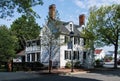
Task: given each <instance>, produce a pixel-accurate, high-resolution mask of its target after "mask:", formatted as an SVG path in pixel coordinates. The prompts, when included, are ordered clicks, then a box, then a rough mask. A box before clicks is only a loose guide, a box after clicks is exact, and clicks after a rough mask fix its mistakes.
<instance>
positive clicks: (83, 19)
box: [79, 14, 85, 26]
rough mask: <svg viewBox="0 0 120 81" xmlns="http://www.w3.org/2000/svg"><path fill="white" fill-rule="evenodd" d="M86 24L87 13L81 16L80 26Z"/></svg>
mask: <svg viewBox="0 0 120 81" xmlns="http://www.w3.org/2000/svg"><path fill="white" fill-rule="evenodd" d="M82 25H85V15H84V14H82V15H80V16H79V26H82Z"/></svg>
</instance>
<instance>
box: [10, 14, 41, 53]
mask: <svg viewBox="0 0 120 81" xmlns="http://www.w3.org/2000/svg"><path fill="white" fill-rule="evenodd" d="M11 31H12V32H13V34H14V35H15V36H16V37H17V38H18V40H19V49H18V51H19V50H23V49H25V47H26V40H31V39H36V38H37V37H38V36H39V34H40V26H39V25H38V24H37V23H36V22H35V18H34V17H29V18H28V17H26V16H24V15H23V16H22V17H20V18H18V19H16V20H15V21H14V22H13V24H12V25H11Z"/></svg>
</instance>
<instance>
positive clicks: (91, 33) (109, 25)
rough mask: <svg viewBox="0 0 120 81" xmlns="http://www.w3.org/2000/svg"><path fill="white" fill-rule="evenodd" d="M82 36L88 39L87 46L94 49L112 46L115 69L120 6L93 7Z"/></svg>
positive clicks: (119, 28)
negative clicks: (113, 48) (92, 46)
mask: <svg viewBox="0 0 120 81" xmlns="http://www.w3.org/2000/svg"><path fill="white" fill-rule="evenodd" d="M84 32H85V34H86V35H84V36H85V37H86V38H88V39H89V40H88V43H87V45H88V46H89V47H90V46H91V44H93V45H94V46H95V47H99V46H105V45H114V47H115V58H114V60H115V65H114V67H115V68H116V67H117V63H116V62H117V50H118V40H120V5H118V4H116V5H112V6H101V7H100V8H96V7H93V8H91V9H90V15H89V18H88V23H87V27H86V29H85V31H84Z"/></svg>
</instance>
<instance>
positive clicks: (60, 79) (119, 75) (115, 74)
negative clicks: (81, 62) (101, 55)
mask: <svg viewBox="0 0 120 81" xmlns="http://www.w3.org/2000/svg"><path fill="white" fill-rule="evenodd" d="M0 81H120V69H119V70H109V71H106V70H101V71H100V70H94V71H90V73H79V74H70V75H61V74H59V75H58V74H43V75H41V74H39V73H34V72H33V73H32V72H1V73H0Z"/></svg>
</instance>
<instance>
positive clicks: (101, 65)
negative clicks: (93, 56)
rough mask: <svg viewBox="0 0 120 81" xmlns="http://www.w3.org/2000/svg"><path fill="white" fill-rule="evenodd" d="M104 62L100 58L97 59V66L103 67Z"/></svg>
mask: <svg viewBox="0 0 120 81" xmlns="http://www.w3.org/2000/svg"><path fill="white" fill-rule="evenodd" d="M103 64H104V62H103V61H102V60H100V59H97V60H95V67H103Z"/></svg>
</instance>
